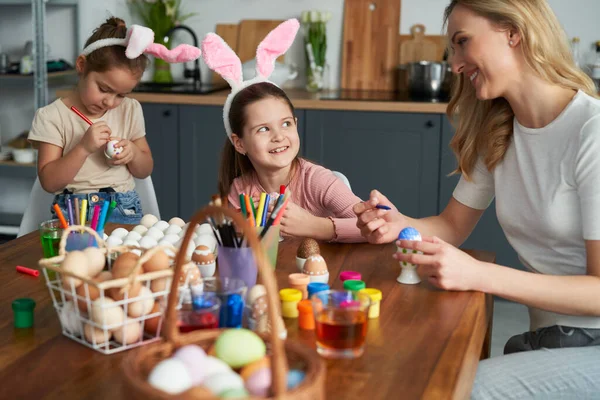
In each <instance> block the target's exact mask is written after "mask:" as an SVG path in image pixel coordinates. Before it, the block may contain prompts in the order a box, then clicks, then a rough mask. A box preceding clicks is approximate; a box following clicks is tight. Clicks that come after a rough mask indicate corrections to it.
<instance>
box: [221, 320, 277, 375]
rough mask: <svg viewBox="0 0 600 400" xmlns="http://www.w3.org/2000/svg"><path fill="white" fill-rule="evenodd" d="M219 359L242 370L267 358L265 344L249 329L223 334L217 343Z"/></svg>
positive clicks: (232, 330)
mask: <svg viewBox="0 0 600 400" xmlns="http://www.w3.org/2000/svg"><path fill="white" fill-rule="evenodd" d="M215 351H216V354H217V357H218V358H219V359H221V360H223V361H225V362H226V363H227V364H228V365H229V366H230V367H232V368H240V367H243V366H244V365H247V364H250V363H251V362H254V361H257V360H259V359H261V358H263V357H264V356H265V353H266V346H265V342H263V340H262V339H261V338H260V336H258V335H257V334H256V333H254V332H252V331H251V330H248V329H231V330H227V331H225V332H223V333H222V334H221V335H220V336H219V337H218V338H217V341H216V342H215Z"/></svg>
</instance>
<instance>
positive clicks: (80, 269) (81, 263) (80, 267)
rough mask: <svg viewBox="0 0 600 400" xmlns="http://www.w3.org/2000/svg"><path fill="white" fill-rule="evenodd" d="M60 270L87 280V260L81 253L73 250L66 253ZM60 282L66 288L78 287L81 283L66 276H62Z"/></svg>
mask: <svg viewBox="0 0 600 400" xmlns="http://www.w3.org/2000/svg"><path fill="white" fill-rule="evenodd" d="M61 268H62V270H63V271H68V272H71V273H72V274H75V275H77V276H80V277H83V278H89V275H88V271H89V267H88V258H87V256H86V255H85V253H84V252H83V251H79V250H75V251H70V252H68V253H67V255H66V256H65V259H64V260H63V263H62V266H61ZM62 281H63V285H65V286H66V287H67V288H70V287H71V285H73V286H74V287H78V286H79V285H81V283H82V281H81V279H77V278H73V277H70V276H68V275H66V274H62Z"/></svg>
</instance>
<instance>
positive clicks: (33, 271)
mask: <svg viewBox="0 0 600 400" xmlns="http://www.w3.org/2000/svg"><path fill="white" fill-rule="evenodd" d="M17 271H18V272H20V273H22V274H27V275H31V276H36V277H37V276H39V275H40V271H38V270H37V269H31V268H27V267H22V266H20V265H17Z"/></svg>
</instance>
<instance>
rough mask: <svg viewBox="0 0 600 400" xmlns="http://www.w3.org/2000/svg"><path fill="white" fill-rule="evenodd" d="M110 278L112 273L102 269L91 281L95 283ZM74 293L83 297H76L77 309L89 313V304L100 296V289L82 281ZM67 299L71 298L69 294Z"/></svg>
mask: <svg viewBox="0 0 600 400" xmlns="http://www.w3.org/2000/svg"><path fill="white" fill-rule="evenodd" d="M110 279H112V274H111V273H110V272H108V271H103V272H101V273H100V274H98V276H96V277H95V278H94V279H92V281H94V282H96V283H100V282H104V281H107V280H110ZM86 287H87V296H86V291H85V290H86ZM75 293H77V295H78V296H80V297H82V298H83V299H85V300H83V299H79V298H78V299H77V307H79V310H80V311H81V312H85V313H88V314H89V311H90V309H91V305H92V302H93V301H94V300H96V299H97V298H98V297H100V289H98V288H97V287H95V286H93V285H88V284H87V283H84V284H83V285H80V286H79V287H78V288H77V290H75ZM88 297H89V299H90V308H88V304H87V298H88ZM67 298H68V299H71V296H67Z"/></svg>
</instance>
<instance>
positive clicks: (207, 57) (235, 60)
mask: <svg viewBox="0 0 600 400" xmlns="http://www.w3.org/2000/svg"><path fill="white" fill-rule="evenodd" d="M299 28H300V23H299V22H298V20H297V19H289V20H287V21H285V22H282V23H281V24H279V26H277V27H276V28H275V29H273V30H272V31H271V32H269V34H268V35H267V36H266V37H265V38H264V39H263V41H262V42H260V44H259V45H258V48H257V49H256V76H255V77H254V78H252V79H249V80H247V81H244V80H243V78H242V63H241V61H240V59H239V57H238V56H237V55H236V54H235V52H234V51H233V50H231V48H230V47H229V46H228V45H227V43H225V41H224V40H223V39H221V37H220V36H219V35H217V34H215V33H208V34H207V35H206V37H205V38H204V40H203V41H202V56H203V58H204V62H205V63H206V65H208V67H209V68H210V69H212V70H213V71H215V72H216V73H217V74H219V75H221V76H222V77H223V79H225V80H226V81H227V83H229V86H231V93H230V94H229V96H227V99H226V100H225V105H224V107H223V123H224V124H225V131H226V132H227V137H229V140H231V134H232V133H233V132H231V126H230V125H229V110H230V108H231V102H232V101H233V98H234V97H235V95H236V94H238V93H239V92H240V91H241V90H242V89H245V88H247V87H248V86H250V85H254V84H255V83H260V82H268V83H271V84H272V85H275V84H274V83H273V82H271V81H269V77H270V76H271V74H272V73H273V70H274V69H275V60H276V59H277V57H279V56H280V55H282V54H284V53H285V52H286V51H287V50H288V49H289V48H290V46H291V45H292V43H293V42H294V38H295V37H296V33H297V32H298V29H299ZM275 86H277V85H275Z"/></svg>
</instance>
